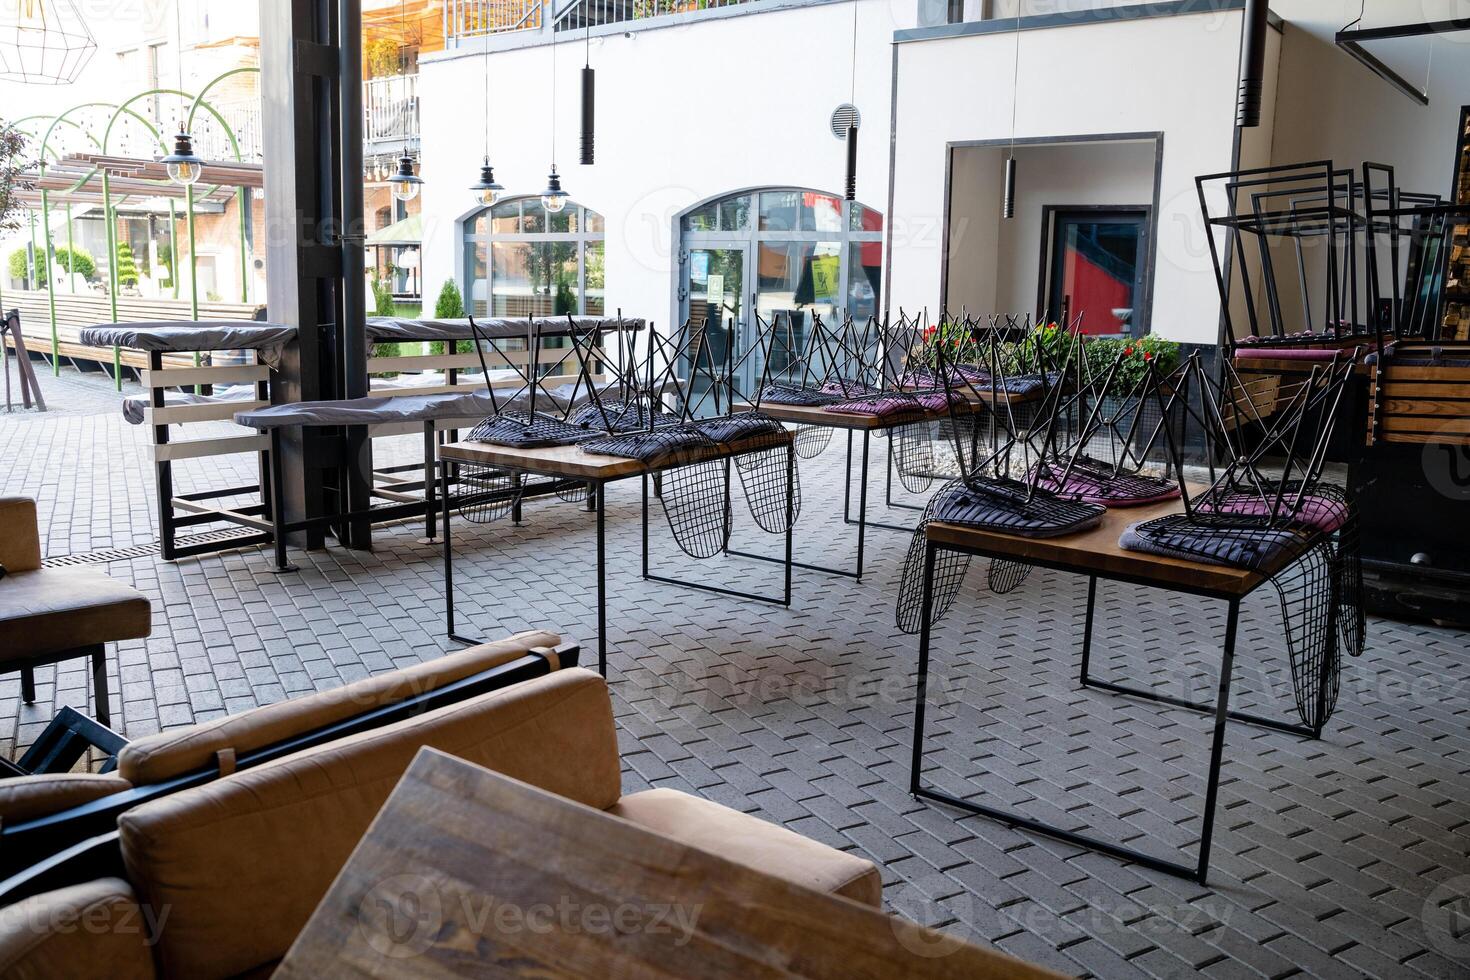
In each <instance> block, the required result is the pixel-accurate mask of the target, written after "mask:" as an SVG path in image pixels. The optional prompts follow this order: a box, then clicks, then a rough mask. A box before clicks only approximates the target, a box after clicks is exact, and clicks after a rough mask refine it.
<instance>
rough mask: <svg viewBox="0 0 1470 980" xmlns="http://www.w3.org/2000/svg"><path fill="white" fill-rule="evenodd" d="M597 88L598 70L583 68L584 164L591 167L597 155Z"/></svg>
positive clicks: (582, 159) (582, 160)
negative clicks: (595, 109) (595, 106)
mask: <svg viewBox="0 0 1470 980" xmlns="http://www.w3.org/2000/svg"><path fill="white" fill-rule="evenodd" d="M596 90H597V70H596V69H594V68H592V67H590V66H588V67H584V68H583V69H582V158H581V162H582V166H584V167H590V166H592V164H593V162H594V158H595V157H596V155H597V154H596V152H595V148H594V146H593V141H594V137H595V133H594V130H595V128H596V112H595V111H594V105H595V101H596V99H595V95H596Z"/></svg>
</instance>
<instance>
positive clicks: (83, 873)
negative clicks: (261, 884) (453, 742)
mask: <svg viewBox="0 0 1470 980" xmlns="http://www.w3.org/2000/svg"><path fill="white" fill-rule="evenodd" d="M580 654H581V647H580V646H579V645H578V644H576V643H574V642H566V643H563V644H561V645H560V646H558V647H556V648H554V649H551V650H544V649H540V648H533V649H532V651H531V652H529V653H527V654H526V655H525V656H522V657H517V658H516V659H515V660H512V661H509V662H507V663H504V664H500V665H498V666H495V667H490V668H487V669H486V670H482V671H480V672H478V673H475V674H471V675H469V676H468V677H464V678H461V679H460V680H457V681H453V682H451V683H449V684H445V685H443V686H441V687H437V688H434V689H433V690H429V691H424V692H422V693H419V694H414V695H412V696H410V697H407V698H404V699H403V700H401V701H395V702H393V703H392V704H385V705H380V706H378V707H375V708H371V709H369V710H366V711H363V712H361V713H359V714H356V715H352V716H350V717H348V718H344V719H342V720H340V721H336V722H333V723H332V724H329V725H325V726H323V727H321V728H317V729H313V730H311V731H308V732H302V733H300V734H298V735H294V736H292V737H290V738H287V739H284V740H282V741H280V742H275V743H272V744H271V745H267V746H264V747H262V748H259V749H256V750H255V751H253V752H246V753H243V754H241V755H239V756H238V757H237V758H236V759H235V767H234V769H233V770H232V772H239V771H242V770H245V769H249V768H253V767H255V766H259V765H262V764H264V763H266V762H270V761H272V760H275V759H280V758H283V757H285V756H288V755H292V754H294V753H296V752H300V751H303V750H305V749H310V748H313V747H315V746H319V745H324V744H326V743H328V742H332V741H336V740H338V739H342V738H346V737H348V736H351V735H355V734H357V733H359V732H364V731H368V730H371V729H376V728H381V727H383V726H385V725H389V724H392V723H394V722H397V721H402V720H404V719H406V718H412V717H415V716H417V715H420V714H423V713H424V712H426V711H432V710H434V709H436V708H442V707H445V706H446V705H451V704H455V703H457V702H460V701H464V700H466V699H468V698H471V697H475V696H477V695H480V694H484V693H486V692H488V691H493V690H498V689H500V688H503V687H506V686H508V685H510V684H514V683H517V682H519V681H524V680H530V679H532V678H535V677H541V676H543V675H545V674H548V673H550V672H551V670H552V667H551V664H552V663H553V660H552V658H553V657H554V658H555V663H556V664H557V665H558V667H560V668H566V667H575V666H577V662H578V659H579V657H580ZM114 734H115V733H114ZM115 737H116V738H118V739H119V741H120V743H121V744H126V740H125V739H122V738H121V736H115ZM38 744H39V743H38ZM121 744H119V745H118V746H117V748H118V749H120V748H121ZM113 754H114V755H115V754H116V752H115V750H114V753H113ZM225 775H226V774H225V773H222V772H221V771H220V769H219V767H218V766H217V765H213V766H207V767H205V768H202V769H196V770H194V771H193V772H189V773H185V774H183V775H180V776H175V777H173V778H171V779H167V780H164V781H162V782H158V783H151V784H148V785H144V786H135V787H133V788H131V789H127V790H124V791H122V792H120V793H112V794H110V795H107V796H103V797H100V798H98V799H96V800H92V801H90V802H88V803H84V804H81V805H80V806H75V807H71V808H70V809H66V810H62V811H60V812H58V813H53V814H48V815H46V816H44V817H37V818H35V819H32V820H24V821H18V822H16V823H12V824H6V825H3V826H0V874H4V875H7V876H8V877H7V878H6V880H4V881H0V906H3V905H6V904H10V903H12V902H15V901H19V900H20V899H22V898H25V897H26V896H28V895H33V894H36V893H38V892H41V891H46V890H48V889H51V888H56V887H60V886H62V885H66V884H73V883H76V882H79V881H88V880H91V879H93V878H95V877H97V876H98V875H99V874H101V873H110V872H108V871H107V870H106V869H107V868H108V867H113V866H119V867H120V861H118V860H117V857H118V855H117V852H116V840H117V838H116V831H115V830H114V829H113V828H114V827H115V826H116V824H117V818H118V816H119V815H120V814H122V813H124V812H125V811H127V810H130V809H132V808H133V807H135V806H138V805H140V804H143V803H146V802H148V801H150V800H155V799H158V798H160V797H163V796H169V795H171V794H173V793H177V792H179V791H180V790H184V789H189V788H191V787H195V786H201V785H203V784H205V783H209V782H213V781H214V780H216V779H220V778H223V777H224V776H225ZM99 834H100V835H102V836H101V837H97V836H96V835H99ZM114 862H115V863H114Z"/></svg>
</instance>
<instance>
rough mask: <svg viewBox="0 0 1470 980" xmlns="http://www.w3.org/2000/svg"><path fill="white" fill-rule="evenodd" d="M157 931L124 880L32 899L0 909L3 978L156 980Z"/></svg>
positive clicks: (100, 881) (104, 881)
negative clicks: (153, 945) (154, 950)
mask: <svg viewBox="0 0 1470 980" xmlns="http://www.w3.org/2000/svg"><path fill="white" fill-rule="evenodd" d="M155 926H161V923H158V922H155V921H154V918H153V917H150V916H148V915H145V914H144V910H143V908H142V907H141V906H140V905H139V904H138V898H137V896H136V895H134V894H133V889H132V888H131V887H129V885H128V883H127V882H125V881H123V880H122V879H120V878H99V879H98V880H96V881H89V882H87V883H85V884H81V885H71V886H69V887H67V888H58V889H56V890H55V891H51V892H45V893H44V894H41V895H32V896H31V897H30V898H27V899H25V900H23V901H20V902H16V903H15V904H14V905H8V906H6V907H5V908H3V909H0V976H6V977H16V978H22V980H29V978H37V980H40V978H43V977H45V978H49V977H75V978H78V980H89V978H93V977H95V978H98V980H102V978H104V977H106V978H111V980H152V978H153V977H154V976H156V973H155V971H154V967H153V953H152V950H151V948H150V943H151V942H152V938H153V937H152V932H153V929H154V928H155Z"/></svg>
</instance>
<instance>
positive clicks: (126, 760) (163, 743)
mask: <svg viewBox="0 0 1470 980" xmlns="http://www.w3.org/2000/svg"><path fill="white" fill-rule="evenodd" d="M560 642H561V637H560V636H558V635H557V634H555V633H547V632H544V631H539V630H535V631H530V632H526V633H518V634H516V635H515V636H511V637H507V638H506V639H503V640H496V641H495V642H493V643H481V644H479V645H478V646H472V647H469V648H467V649H464V650H459V651H456V652H454V653H449V654H445V655H444V656H442V657H435V658H434V659H433V660H427V661H425V662H423V663H420V664H414V665H413V666H411V667H403V668H400V669H398V670H393V671H389V672H387V673H384V674H377V675H375V676H373V677H364V678H363V679H362V680H360V681H354V682H353V683H351V684H347V685H344V686H342V687H336V688H332V689H331V690H328V691H319V692H317V693H316V694H308V695H306V696H304V697H299V698H292V699H290V700H289V701H278V702H276V703H275V704H267V705H263V706H261V707H259V708H253V709H251V710H250V711H242V712H240V713H239V714H234V715H229V716H227V717H224V718H218V719H215V720H214V721H208V722H204V723H202V724H199V725H191V726H189V727H188V728H179V729H175V730H172V731H167V732H160V733H158V734H157V735H149V736H147V737H145V738H140V739H137V740H135V741H133V742H129V743H128V744H127V745H125V746H123V749H122V751H121V752H119V753H118V757H117V771H118V773H119V775H121V776H122V777H123V778H124V779H127V780H128V781H130V782H132V783H133V784H134V785H138V786H144V785H147V784H149V783H157V782H162V781H163V780H165V779H172V778H173V777H175V776H179V775H182V774H184V773H186V772H193V771H195V770H197V769H201V768H203V767H205V766H208V765H211V764H213V763H214V761H215V759H216V753H218V752H220V751H221V750H224V749H233V750H234V753H235V755H237V756H239V755H244V754H245V753H247V752H253V751H255V750H256V749H260V748H263V747H265V746H267V745H272V744H274V743H276V742H280V741H282V740H283V739H287V738H290V737H292V736H295V735H300V734H303V733H305V732H310V731H313V730H315V729H318V728H322V727H324V726H326V725H331V724H334V723H336V722H339V721H342V720H344V719H346V718H350V717H352V716H353V715H357V714H361V713H363V712H364V711H369V710H371V709H373V708H377V707H381V706H383V705H388V704H393V703H395V702H398V701H402V700H404V699H405V698H409V697H413V696H414V695H418V694H423V693H424V692H426V691H432V690H435V689H437V688H440V687H443V686H444V685H446V684H452V683H454V682H455V681H458V680H463V679H464V678H466V677H469V676H470V675H472V674H477V673H479V672H480V671H483V670H489V669H490V668H491V667H498V666H500V665H501V664H505V663H509V662H510V661H512V660H516V659H518V658H520V657H523V656H525V655H526V654H527V653H528V652H530V650H531V649H532V648H533V647H554V646H556V645H557V644H559V643H560ZM551 659H552V660H553V661H555V659H556V658H555V657H554V656H553V657H552V658H551ZM558 666H559V664H557V663H555V662H553V663H552V665H551V667H552V669H553V670H555V669H557V667H558Z"/></svg>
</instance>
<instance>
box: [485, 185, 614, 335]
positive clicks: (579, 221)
mask: <svg viewBox="0 0 1470 980" xmlns="http://www.w3.org/2000/svg"><path fill="white" fill-rule="evenodd" d="M464 230H465V236H464V255H465V289H464V296H465V307H466V308H467V309H468V310H469V311H470V312H472V313H474V314H475V315H476V316H487V315H488V316H561V315H565V314H567V313H571V314H574V315H577V316H583V315H586V316H600V315H602V313H603V309H604V304H603V292H604V286H605V277H604V275H603V221H602V215H600V214H598V213H597V212H596V211H593V210H591V209H590V208H584V207H582V206H581V205H579V204H575V203H573V202H570V201H569V202H567V206H566V208H565V209H564V210H562V211H561V212H559V213H556V214H548V213H547V212H546V209H545V208H543V207H542V206H541V199H540V198H539V197H522V198H516V199H514V200H509V201H501V202H499V203H497V204H494V205H492V206H491V207H488V208H485V209H484V210H482V211H480V212H478V213H476V214H474V215H472V216H470V217H469V218H467V219H465V222H464Z"/></svg>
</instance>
